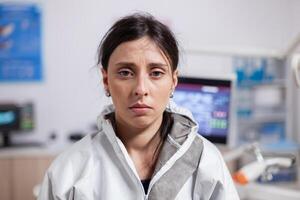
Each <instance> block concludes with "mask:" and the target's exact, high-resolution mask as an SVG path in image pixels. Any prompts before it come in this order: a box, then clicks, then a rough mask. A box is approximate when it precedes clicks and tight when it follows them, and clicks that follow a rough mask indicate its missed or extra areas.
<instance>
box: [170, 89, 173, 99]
mask: <svg viewBox="0 0 300 200" xmlns="http://www.w3.org/2000/svg"><path fill="white" fill-rule="evenodd" d="M173 97H174V91H173V90H172V92H171V94H170V98H173Z"/></svg>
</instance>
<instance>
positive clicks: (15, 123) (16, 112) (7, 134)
mask: <svg viewBox="0 0 300 200" xmlns="http://www.w3.org/2000/svg"><path fill="white" fill-rule="evenodd" d="M33 128H34V116H33V105H32V104H24V105H16V104H1V103H0V134H1V135H2V138H3V139H2V141H3V142H2V146H3V147H8V146H12V145H13V143H12V142H11V134H12V133H26V132H27V131H31V130H33ZM1 135H0V136H1Z"/></svg>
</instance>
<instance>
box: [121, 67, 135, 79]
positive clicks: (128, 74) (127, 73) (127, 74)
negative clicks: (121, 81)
mask: <svg viewBox="0 0 300 200" xmlns="http://www.w3.org/2000/svg"><path fill="white" fill-rule="evenodd" d="M118 74H119V75H120V76H121V77H125V78H127V77H132V76H133V72H132V71H131V70H128V69H122V70H120V71H118Z"/></svg>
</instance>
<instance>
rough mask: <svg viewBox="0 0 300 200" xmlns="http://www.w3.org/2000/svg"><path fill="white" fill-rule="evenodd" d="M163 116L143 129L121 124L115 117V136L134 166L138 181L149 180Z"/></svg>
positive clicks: (155, 158)
mask: <svg viewBox="0 0 300 200" xmlns="http://www.w3.org/2000/svg"><path fill="white" fill-rule="evenodd" d="M162 119H163V116H161V117H160V118H158V119H157V120H154V122H153V123H151V124H149V125H148V126H145V127H143V128H140V127H133V126H130V125H129V124H128V123H123V121H122V120H121V119H118V117H117V116H115V125H116V126H115V127H116V134H117V135H118V137H119V138H120V139H121V141H122V142H123V144H124V146H125V147H126V150H127V152H128V154H129V155H130V157H131V159H132V161H133V162H134V164H135V167H136V170H137V172H138V174H139V177H140V179H142V180H143V179H149V178H151V176H152V174H153V172H154V168H155V163H156V160H157V157H158V154H157V153H156V152H157V148H158V147H159V143H160V142H161V136H160V132H159V129H160V126H161V123H162Z"/></svg>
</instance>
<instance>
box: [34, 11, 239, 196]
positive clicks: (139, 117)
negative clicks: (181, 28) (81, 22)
mask: <svg viewBox="0 0 300 200" xmlns="http://www.w3.org/2000/svg"><path fill="white" fill-rule="evenodd" d="M99 64H101V65H102V75H103V83H104V89H105V91H106V95H107V96H108V97H110V96H111V98H112V102H113V105H110V106H108V107H106V108H105V109H104V110H103V112H102V114H101V115H100V116H99V118H98V127H99V132H98V133H96V134H93V135H88V136H86V137H85V138H84V139H82V140H81V141H79V142H78V143H76V144H75V145H74V146H73V147H71V148H70V149H69V150H67V151H66V152H64V153H63V154H61V155H60V156H59V157H58V158H57V159H56V160H55V161H54V162H53V164H52V165H51V166H50V168H49V169H48V171H47V174H46V176H45V179H44V182H43V185H42V188H41V191H40V195H39V199H41V200H42V199H43V200H48V199H49V200H50V199H55V200H64V199H89V200H93V199H94V200H99V199H103V200H107V199H109V200H110V199H113V200H114V199H128V200H133V199H137V200H142V199H149V200H150V199H153V200H154V199H162V200H168V199H180V200H181V199H182V200H188V199H230V200H234V199H238V196H237V193H236V190H235V188H234V185H233V182H232V179H231V177H230V175H229V173H228V170H227V168H226V166H225V164H224V161H223V159H222V157H221V155H220V153H219V152H218V150H217V149H216V148H215V147H214V146H213V145H212V144H211V143H210V142H208V141H207V140H206V139H204V138H203V137H201V136H200V135H199V134H197V125H196V122H195V121H194V120H193V117H192V116H191V114H190V112H188V111H186V110H184V109H182V108H179V107H176V105H174V104H173V103H170V102H169V100H170V98H171V97H172V95H173V91H174V89H175V87H176V84H177V74H178V71H177V65H178V46H177V42H176V40H175V38H174V35H173V34H172V32H171V31H170V30H169V29H168V27H166V26H165V25H163V24H162V23H160V22H159V21H157V20H156V19H154V18H153V17H152V16H150V15H147V14H134V15H130V16H127V17H124V18H122V19H120V20H119V21H117V22H116V23H115V24H114V25H113V26H112V27H111V29H110V30H109V31H108V32H107V34H106V35H105V36H104V38H103V40H102V42H101V44H100V47H99Z"/></svg>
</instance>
